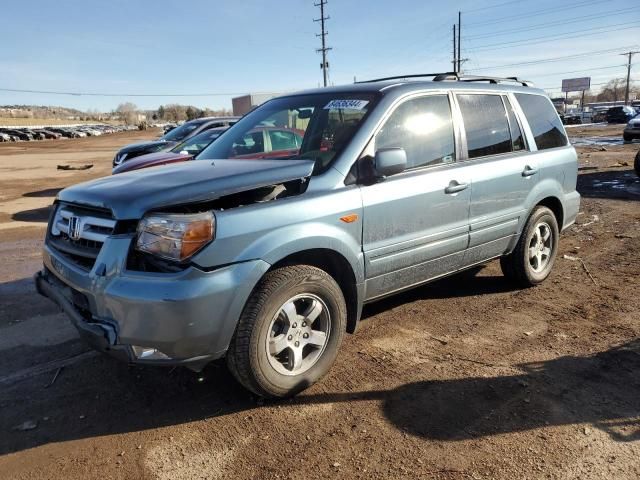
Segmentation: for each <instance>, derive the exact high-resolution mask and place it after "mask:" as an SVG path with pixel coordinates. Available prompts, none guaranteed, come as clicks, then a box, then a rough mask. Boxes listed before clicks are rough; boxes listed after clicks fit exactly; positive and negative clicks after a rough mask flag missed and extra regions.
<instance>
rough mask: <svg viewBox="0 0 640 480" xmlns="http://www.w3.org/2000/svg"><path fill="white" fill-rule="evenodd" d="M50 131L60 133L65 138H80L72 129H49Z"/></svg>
mask: <svg viewBox="0 0 640 480" xmlns="http://www.w3.org/2000/svg"><path fill="white" fill-rule="evenodd" d="M49 130H51V131H52V132H56V133H59V134H60V135H62V136H63V137H65V138H80V136H81V135H80V134H79V132H76V131H75V130H72V129H70V128H62V127H49Z"/></svg>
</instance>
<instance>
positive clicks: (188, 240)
mask: <svg viewBox="0 0 640 480" xmlns="http://www.w3.org/2000/svg"><path fill="white" fill-rule="evenodd" d="M214 232H215V217H214V216H213V213H211V212H203V213H194V214H173V213H167V214H164V213H154V214H150V215H148V216H146V217H144V218H143V219H142V220H141V221H140V223H139V224H138V239H137V241H136V248H137V249H138V250H140V251H142V252H147V253H150V254H152V255H156V256H158V257H162V258H166V259H168V260H177V261H183V260H186V259H187V258H189V257H191V256H192V255H193V254H195V253H196V252H197V251H198V250H200V249H201V248H202V247H204V246H205V245H206V244H208V243H209V242H210V241H212V240H213V238H214Z"/></svg>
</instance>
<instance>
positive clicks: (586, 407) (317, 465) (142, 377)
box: [0, 127, 640, 480]
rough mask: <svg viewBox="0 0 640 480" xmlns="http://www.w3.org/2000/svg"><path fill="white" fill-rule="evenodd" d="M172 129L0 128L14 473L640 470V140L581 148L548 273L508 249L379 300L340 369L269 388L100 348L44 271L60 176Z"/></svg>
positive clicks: (560, 475) (386, 475) (184, 475)
mask: <svg viewBox="0 0 640 480" xmlns="http://www.w3.org/2000/svg"><path fill="white" fill-rule="evenodd" d="M569 134H570V135H571V136H576V135H578V136H579V135H585V136H586V135H589V136H592V135H603V136H618V135H620V134H621V127H607V128H603V127H598V128H597V131H594V129H589V128H587V127H580V128H579V129H572V130H570V132H569ZM155 135H157V132H153V131H147V132H128V133H123V134H114V135H110V136H104V137H98V138H87V139H78V140H66V141H57V142H56V141H49V142H38V143H20V144H10V145H5V144H3V145H0V265H1V267H0V478H2V479H4V478H11V479H14V478H16V479H17V478H19V479H44V478H47V479H76V478H78V479H93V478H95V479H106V478H133V479H138V478H141V479H167V480H170V479H171V480H173V479H202V478H207V479H221V478H225V479H236V478H237V479H245V478H246V479H320V478H328V477H332V478H362V479H370V478H376V479H378V478H379V479H395V478H407V479H414V478H429V479H442V480H454V479H481V478H494V479H509V480H511V479H593V480H596V479H598V480H600V479H616V480H618V479H637V478H640V375H639V374H638V372H640V339H639V337H640V304H639V303H638V299H639V298H640V297H639V295H638V291H639V289H640V276H639V275H638V272H639V269H640V258H639V257H638V252H639V251H640V196H635V195H633V194H631V193H630V191H632V190H633V189H635V188H637V187H638V184H639V181H638V179H637V177H636V176H635V174H634V173H633V170H632V164H633V157H634V155H635V152H636V151H637V150H638V149H639V148H640V145H639V144H637V143H636V144H632V145H613V146H611V145H607V146H606V147H601V146H598V145H594V146H588V147H580V148H579V152H580V162H579V163H580V166H581V171H580V178H579V187H578V188H579V190H580V193H581V194H582V195H583V199H582V206H581V213H580V215H579V216H578V221H577V224H576V225H575V226H573V227H571V228H570V229H569V230H568V231H566V232H565V234H564V235H563V238H562V240H561V244H560V253H559V256H558V259H557V262H556V265H555V268H554V271H553V273H552V275H551V277H550V278H549V279H548V280H547V281H546V282H545V283H544V284H542V285H540V286H538V287H536V288H532V289H527V290H519V289H516V288H514V286H512V285H511V284H509V283H508V282H507V281H505V280H504V278H503V277H502V275H501V273H500V269H499V265H498V264H497V263H496V262H492V263H489V264H488V265H486V266H485V267H483V268H479V269H476V270H474V271H473V272H467V273H464V274H461V275H457V276H455V277H451V278H449V279H445V280H442V281H439V282H436V283H433V284H431V285H427V286H424V287H421V288H417V289H415V290H412V291H410V292H407V293H404V294H401V295H399V296H396V297H393V298H390V299H388V300H384V301H381V302H378V303H375V304H372V305H369V306H368V307H367V308H366V310H365V316H364V320H363V321H362V323H361V325H360V327H359V330H358V332H357V334H356V335H351V336H348V337H346V339H345V342H344V344H343V346H342V350H341V353H340V355H339V357H338V360H337V362H336V364H335V366H334V367H333V369H332V371H331V372H330V374H329V375H328V376H327V377H326V378H325V379H324V380H323V381H321V382H320V383H319V384H317V385H315V386H314V387H312V388H310V389H309V390H307V391H306V392H304V393H303V394H301V395H299V396H298V397H296V398H295V399H293V400H288V401H283V402H264V401H261V400H258V399H257V398H255V397H253V396H252V395H250V394H248V393H247V392H246V391H244V390H243V389H242V388H241V387H239V386H238V385H237V384H236V383H235V382H234V380H233V379H232V377H231V376H230V375H229V374H228V373H227V371H226V370H225V368H224V367H223V366H222V365H218V364H215V365H211V366H209V367H208V368H207V369H205V370H204V371H203V372H202V373H201V374H196V373H193V372H190V371H187V370H182V369H175V370H168V369H154V368H139V367H129V366H127V365H123V364H120V363H117V362H116V361H114V360H112V359H110V358H107V357H104V356H101V355H98V354H94V353H93V352H90V351H88V349H87V348H86V347H85V346H84V345H83V344H82V343H81V342H80V340H79V339H78V337H77V334H76V333H75V331H74V330H73V328H72V327H71V326H70V324H69V322H68V320H67V319H66V318H65V317H64V316H63V315H62V314H60V313H59V312H58V311H57V309H56V308H55V307H54V305H53V304H52V303H50V302H49V301H47V300H46V299H44V298H41V297H39V296H38V295H37V294H36V293H35V291H34V288H33V286H32V282H31V275H32V274H33V273H34V272H35V271H36V270H37V269H38V268H39V267H40V249H41V246H42V237H43V233H44V225H45V224H44V222H45V221H46V217H47V206H48V205H49V204H50V203H51V201H52V200H53V197H54V196H55V193H56V192H57V191H58V190H59V189H61V188H63V187H65V186H66V185H70V184H73V183H76V182H79V181H83V180H88V179H91V178H95V177H97V176H101V175H106V174H108V173H109V171H110V161H111V158H112V157H113V154H114V152H115V150H116V149H117V148H118V146H120V145H124V144H126V143H130V142H133V141H137V140H141V139H144V138H151V137H153V136H155ZM86 163H92V164H93V165H94V167H93V168H92V169H90V170H85V171H79V172H65V171H59V170H56V165H58V164H77V165H80V164H86Z"/></svg>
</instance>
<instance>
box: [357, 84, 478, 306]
mask: <svg viewBox="0 0 640 480" xmlns="http://www.w3.org/2000/svg"><path fill="white" fill-rule="evenodd" d="M373 142H374V145H373V148H372V151H375V149H380V148H390V147H400V148H403V149H404V150H405V151H406V153H407V170H406V171H404V172H403V173H400V174H397V175H393V176H391V177H388V178H386V179H384V180H382V181H379V182H377V183H375V184H373V185H368V186H363V187H362V188H361V191H362V198H363V207H364V211H363V217H364V220H363V240H362V243H363V251H364V256H365V275H366V300H371V299H374V298H377V297H380V296H383V295H386V294H389V293H392V292H394V291H397V290H401V289H404V288H407V287H410V286H413V285H417V284H420V283H423V282H425V281H427V280H429V279H432V278H435V277H438V276H440V275H443V274H445V273H448V272H451V271H455V270H457V269H458V268H459V267H460V265H461V264H462V259H463V256H464V251H465V249H466V248H467V244H468V240H469V225H468V213H469V201H470V194H471V188H470V187H471V185H470V178H469V177H468V174H467V172H466V170H465V168H464V166H463V165H461V164H458V163H457V162H456V150H457V149H456V147H455V146H456V135H455V134H454V124H453V121H452V115H451V106H450V98H449V96H448V95H447V94H430V95H422V96H417V97H412V98H410V99H408V100H405V101H404V102H402V103H401V104H400V105H398V106H397V107H396V108H395V110H394V111H393V112H392V113H391V115H390V116H389V117H388V119H387V120H386V121H385V122H384V124H383V126H382V127H381V129H380V130H379V131H378V132H377V134H376V135H375V137H374V139H373Z"/></svg>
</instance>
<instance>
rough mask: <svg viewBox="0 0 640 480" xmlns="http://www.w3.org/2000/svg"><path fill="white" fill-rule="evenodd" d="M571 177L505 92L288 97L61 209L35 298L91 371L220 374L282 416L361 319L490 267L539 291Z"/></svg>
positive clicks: (572, 193)
mask: <svg viewBox="0 0 640 480" xmlns="http://www.w3.org/2000/svg"><path fill="white" fill-rule="evenodd" d="M266 126H271V127H278V128H277V129H275V128H274V129H272V130H273V132H276V134H274V135H273V136H270V137H269V138H268V139H265V138H264V136H257V135H254V134H253V132H255V131H257V130H259V129H260V128H261V127H266ZM300 138H302V140H300ZM267 152H269V153H267ZM576 160H577V158H576V152H575V150H574V149H573V147H572V146H571V145H570V144H569V142H568V141H567V135H566V133H565V130H564V128H563V126H562V123H561V122H560V119H559V118H558V115H557V114H556V111H555V109H554V107H553V105H552V103H551V102H550V100H549V99H548V98H547V97H546V96H545V94H544V92H543V91H542V90H538V89H535V88H533V87H531V86H530V84H528V83H527V82H524V81H520V80H518V79H514V78H510V79H498V78H476V77H461V76H458V75H452V74H441V75H434V76H433V79H432V80H430V81H426V80H420V79H414V78H409V77H400V78H389V79H381V80H376V81H369V82H362V83H357V84H354V85H348V86H342V87H331V88H325V89H318V90H311V91H305V92H301V93H297V94H293V95H287V96H284V97H280V98H276V99H273V100H270V101H268V102H267V103H265V104H263V105H262V106H260V107H259V108H257V109H256V110H254V111H252V112H251V113H249V114H248V115H246V116H245V117H243V118H242V119H241V120H240V121H239V122H238V123H237V124H235V125H234V126H233V127H231V128H230V129H229V130H227V131H226V132H225V133H224V134H223V135H221V136H220V138H219V139H218V140H216V142H214V143H212V144H211V145H210V146H209V147H207V148H206V149H205V150H204V151H203V152H202V153H201V154H200V155H199V156H198V158H197V160H195V161H192V162H185V163H182V164H176V165H171V166H161V167H154V168H149V169H145V170H140V171H134V172H129V173H124V174H121V175H117V176H113V177H108V178H102V179H98V180H95V181H91V182H88V183H83V184H80V185H76V186H73V187H70V188H67V189H65V190H63V191H62V192H60V193H59V195H58V198H57V199H56V202H55V207H54V208H55V209H54V213H53V214H52V217H51V220H50V223H49V227H48V231H47V235H46V242H45V246H44V254H43V256H44V269H43V270H42V271H41V272H39V273H38V274H37V275H36V285H37V288H38V291H39V292H40V293H41V294H43V295H46V296H47V297H49V298H51V299H52V300H54V301H55V302H56V303H57V304H58V305H60V306H61V307H62V309H63V310H64V311H65V312H66V313H67V314H68V316H69V317H70V318H71V320H72V322H73V323H74V325H75V326H76V327H77V329H78V331H79V332H80V334H81V336H83V337H84V338H85V339H86V340H87V341H88V342H89V343H90V344H91V345H93V346H94V347H95V348H97V349H99V350H101V351H104V352H107V353H109V354H111V355H113V356H116V357H118V358H121V359H122V360H125V361H128V362H134V363H141V364H154V365H185V366H188V367H190V368H192V369H195V370H198V369H201V368H202V367H203V366H204V365H205V364H207V363H208V362H210V361H211V360H214V359H217V358H220V357H226V361H227V364H228V366H229V368H230V370H231V371H232V372H233V374H234V375H235V377H236V378H237V379H238V381H239V382H240V383H241V384H242V385H244V386H245V387H246V388H248V389H249V390H251V391H253V392H255V393H256V394H258V395H262V396H266V397H284V396H289V395H293V394H295V393H297V392H299V391H301V390H303V389H305V388H307V387H308V386H309V385H312V384H313V383H314V382H316V381H317V380H319V379H320V378H321V377H322V376H323V375H324V374H325V373H326V372H327V371H328V370H329V368H330V367H331V365H332V364H333V362H334V361H335V359H336V356H337V354H338V349H339V346H340V344H341V342H342V340H343V337H344V333H345V332H349V333H352V332H354V331H355V330H356V327H357V325H358V322H359V319H360V315H361V311H362V307H363V305H364V304H366V303H368V302H374V301H376V300H378V299H380V298H383V297H385V296H388V295H391V294H393V293H396V292H400V291H403V290H406V289H409V288H413V287H416V286H419V285H422V284H424V283H426V282H430V281H433V280H436V279H438V278H442V277H444V276H446V275H451V274H453V273H456V272H459V271H461V270H464V269H467V268H470V267H472V266H474V265H478V264H482V263H485V262H487V261H489V260H492V259H500V263H501V266H502V270H503V272H504V274H505V275H506V276H507V277H508V278H509V279H510V281H512V282H514V283H516V284H518V285H521V286H522V287H531V286H534V285H536V284H538V283H540V282H542V281H544V280H545V279H546V278H547V277H548V276H549V274H550V273H551V269H552V267H553V264H554V260H555V258H556V254H557V252H558V242H559V235H560V232H561V231H562V230H564V229H566V228H567V227H568V226H569V225H571V224H572V223H573V222H574V220H575V218H576V215H577V213H578V207H579V203H580V196H579V194H578V193H577V192H576V176H577V161H576Z"/></svg>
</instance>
